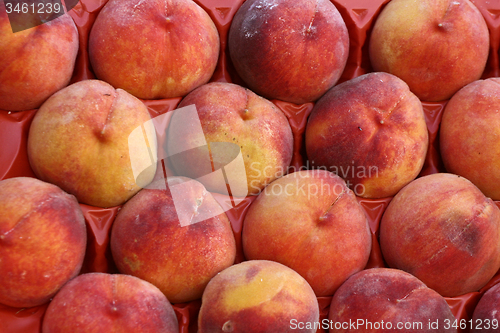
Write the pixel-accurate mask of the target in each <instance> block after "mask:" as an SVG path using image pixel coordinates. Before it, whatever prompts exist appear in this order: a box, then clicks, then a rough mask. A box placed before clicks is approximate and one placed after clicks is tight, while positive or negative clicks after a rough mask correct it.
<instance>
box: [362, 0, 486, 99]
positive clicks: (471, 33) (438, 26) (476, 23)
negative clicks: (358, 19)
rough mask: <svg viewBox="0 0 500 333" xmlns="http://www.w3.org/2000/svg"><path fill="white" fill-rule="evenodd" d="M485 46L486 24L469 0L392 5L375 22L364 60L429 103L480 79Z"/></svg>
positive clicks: (404, 0)
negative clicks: (366, 57)
mask: <svg viewBox="0 0 500 333" xmlns="http://www.w3.org/2000/svg"><path fill="white" fill-rule="evenodd" d="M489 45H490V35H489V32H488V27H487V26H486V22H485V20H484V18H483V16H482V15H481V13H480V12H479V10H478V9H477V8H476V7H475V5H474V4H473V3H472V2H471V1H469V0H392V1H390V2H389V3H388V4H387V5H386V6H385V7H384V9H383V10H382V12H381V13H380V15H379V16H378V17H377V19H376V21H375V24H374V26H373V31H372V33H371V37H370V41H369V56H370V61H371V64H372V66H373V69H374V70H375V71H380V72H388V73H391V74H394V75H396V76H398V77H400V78H401V79H403V80H404V81H405V82H406V83H408V85H409V86H410V89H411V91H413V92H414V93H415V95H417V96H418V97H419V98H420V99H421V100H422V101H428V102H434V101H442V100H446V99H449V98H450V97H451V96H452V95H453V94H454V93H455V92H456V91H458V90H459V89H460V88H462V87H463V86H465V85H467V84H468V83H471V82H472V81H474V80H478V79H479V78H480V77H481V74H482V73H483V71H484V68H485V66H486V61H487V60H488V53H489Z"/></svg>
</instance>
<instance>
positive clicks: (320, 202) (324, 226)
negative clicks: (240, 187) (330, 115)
mask: <svg viewBox="0 0 500 333" xmlns="http://www.w3.org/2000/svg"><path fill="white" fill-rule="evenodd" d="M242 241H243V251H244V254H245V257H246V258H247V259H265V260H273V261H277V262H280V263H282V264H284V265H286V266H288V267H290V268H292V269H293V270H295V271H296V272H297V273H299V274H300V275H302V277H304V278H305V279H306V280H307V282H308V283H309V284H310V285H311V287H312V288H313V290H314V292H315V294H316V296H331V295H333V293H334V292H335V290H336V289H337V288H338V287H339V286H340V285H341V284H342V283H343V282H344V281H345V280H346V279H347V278H348V277H349V276H351V275H352V274H354V273H357V272H359V271H360V270H362V269H363V268H364V267H365V266H366V264H367V262H368V258H369V256H370V250H371V245H372V240H371V234H370V229H369V226H368V221H367V218H366V216H365V213H364V211H363V209H362V208H361V206H360V205H359V203H358V201H357V200H356V196H355V195H354V193H353V192H352V191H351V190H350V189H349V188H348V187H347V186H346V184H345V182H344V181H343V180H342V179H341V178H340V177H338V176H336V175H335V174H333V173H331V172H329V171H325V170H301V171H297V172H294V173H290V174H288V175H286V176H284V177H282V178H279V179H277V180H275V181H274V182H272V183H271V184H269V185H268V186H267V187H266V188H265V189H264V191H262V193H260V195H259V196H258V198H257V199H256V200H255V201H254V202H253V203H252V205H251V206H250V209H249V210H248V213H247V214H246V216H245V220H244V222H243V231H242Z"/></svg>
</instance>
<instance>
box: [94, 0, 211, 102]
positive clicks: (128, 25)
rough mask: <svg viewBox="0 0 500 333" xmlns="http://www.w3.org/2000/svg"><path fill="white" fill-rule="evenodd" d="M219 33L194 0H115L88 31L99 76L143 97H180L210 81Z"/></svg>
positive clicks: (108, 4) (95, 67)
mask: <svg viewBox="0 0 500 333" xmlns="http://www.w3.org/2000/svg"><path fill="white" fill-rule="evenodd" d="M219 48H220V41H219V34H218V32H217V28H216V27H215V24H214V23H213V21H212V19H211V18H210V16H209V15H208V14H207V13H206V12H205V11H204V10H203V9H202V8H201V7H200V6H198V5H197V4H196V3H195V2H194V1H192V0H152V1H143V0H110V1H108V2H107V3H106V5H105V6H104V7H103V9H102V10H101V11H100V13H99V15H98V17H97V19H96V21H95V23H94V25H93V26H92V30H91V32H90V36H89V57H90V62H91V64H92V68H93V70H94V72H95V74H96V76H97V78H99V79H101V80H104V81H106V82H109V83H110V84H111V85H113V86H114V87H116V88H122V89H124V90H126V91H128V92H129V93H131V94H132V95H134V96H136V97H139V98H142V99H161V98H172V97H181V96H185V95H186V94H188V93H189V92H190V91H192V90H193V89H195V88H196V87H198V86H200V85H202V84H204V83H207V82H208V81H209V80H210V78H211V76H212V74H213V72H214V70H215V67H216V65H217V61H218V57H219Z"/></svg>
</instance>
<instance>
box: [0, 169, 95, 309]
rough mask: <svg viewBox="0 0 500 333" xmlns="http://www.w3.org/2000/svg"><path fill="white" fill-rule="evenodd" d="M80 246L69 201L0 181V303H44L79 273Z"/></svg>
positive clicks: (44, 186) (42, 186) (45, 188)
mask: <svg viewBox="0 0 500 333" xmlns="http://www.w3.org/2000/svg"><path fill="white" fill-rule="evenodd" d="M86 246H87V233H86V228H85V220H84V218H83V213H82V211H81V209H80V206H79V205H78V203H77V201H76V199H75V198H74V197H73V196H72V195H69V194H67V193H65V192H64V191H62V190H61V189H60V188H58V187H57V186H55V185H52V184H48V183H45V182H43V181H41V180H38V179H35V178H24V177H19V178H9V179H5V180H2V181H0V303H2V304H5V305H8V306H12V307H32V306H37V305H42V304H44V303H46V302H48V301H49V300H50V299H51V298H52V297H53V296H54V295H55V294H56V292H57V291H58V290H59V289H60V288H61V287H62V286H63V285H64V284H65V283H66V282H67V281H69V280H70V279H72V278H74V277H75V276H76V275H77V274H78V273H79V272H80V269H81V267H82V264H83V259H84V256H85V248H86Z"/></svg>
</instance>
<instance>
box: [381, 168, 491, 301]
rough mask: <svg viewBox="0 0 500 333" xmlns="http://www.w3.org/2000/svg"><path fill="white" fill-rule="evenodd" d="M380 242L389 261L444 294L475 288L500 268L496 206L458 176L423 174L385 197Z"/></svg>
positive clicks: (460, 293)
mask: <svg viewBox="0 0 500 333" xmlns="http://www.w3.org/2000/svg"><path fill="white" fill-rule="evenodd" d="M380 247H381V250H382V255H383V257H384V259H385V260H386V262H387V264H388V265H389V266H390V267H393V268H399V269H402V270H404V271H406V272H408V273H411V274H413V275H415V276H416V277H417V278H419V279H420V280H422V282H424V283H425V284H426V285H427V286H428V287H429V288H432V289H434V290H436V291H437V292H438V293H440V294H441V295H443V296H445V297H455V296H459V295H462V294H466V293H469V292H473V291H478V290H479V289H480V288H482V287H484V286H485V285H486V283H487V282H488V281H489V280H490V279H491V278H492V277H493V276H494V275H495V273H496V272H497V271H498V270H499V268H500V210H499V209H498V207H497V206H496V205H495V203H494V202H493V201H492V200H491V199H489V198H486V197H485V196H484V195H483V194H482V193H481V191H479V189H478V188H477V187H476V186H474V185H473V184H472V183H471V182H470V181H468V180H467V179H465V178H463V177H460V176H457V175H453V174H446V173H438V174H432V175H429V176H424V177H421V178H418V179H416V180H414V181H413V182H411V183H410V184H408V185H407V186H406V187H404V188H403V189H402V190H401V191H399V193H398V194H397V195H396V196H394V198H393V199H392V201H391V202H390V203H389V205H388V207H387V209H386V211H385V212H384V215H383V216H382V220H381V222H380Z"/></svg>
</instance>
